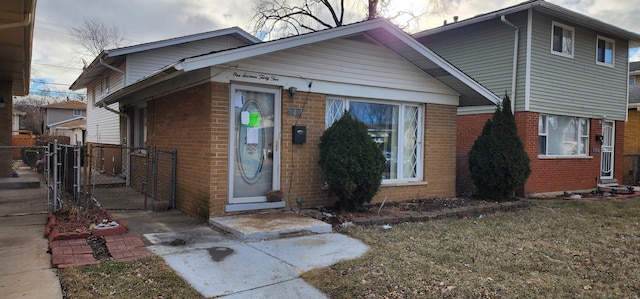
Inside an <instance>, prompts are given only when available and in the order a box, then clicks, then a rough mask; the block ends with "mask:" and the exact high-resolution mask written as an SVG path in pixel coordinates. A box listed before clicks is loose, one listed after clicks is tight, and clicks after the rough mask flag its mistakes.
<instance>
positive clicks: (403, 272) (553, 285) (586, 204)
mask: <svg viewBox="0 0 640 299" xmlns="http://www.w3.org/2000/svg"><path fill="white" fill-rule="evenodd" d="M639 222H640V198H633V199H624V200H611V201H586V200H585V201H535V205H534V207H533V208H532V209H531V210H529V211H519V212H511V213H498V214H494V215H489V216H486V217H484V218H475V219H468V220H441V221H432V222H426V223H407V224H401V225H395V226H394V227H393V228H392V229H389V230H384V229H382V228H381V227H379V226H375V227H350V228H348V229H346V230H344V231H343V232H344V233H346V234H348V235H350V236H352V237H355V238H358V239H360V240H362V241H363V242H365V243H366V244H368V245H369V246H371V250H370V251H369V252H368V253H367V254H366V255H365V256H363V257H361V258H359V259H357V260H352V261H346V262H341V263H339V264H336V265H334V266H331V267H327V268H323V269H317V270H313V271H310V272H307V273H305V274H304V275H303V278H304V279H305V280H306V281H307V282H309V283H310V284H312V285H314V286H315V287H317V288H319V289H320V290H322V291H323V292H325V293H326V294H328V295H329V296H330V297H331V298H424V297H427V298H432V297H444V298H496V297H498V298H500V297H502V298H517V297H520V298H605V297H614V298H635V297H636V296H637V295H638V294H640V285H639V284H638V278H640V267H639V266H638V265H640V255H639V254H640V252H639V251H640V224H639Z"/></svg>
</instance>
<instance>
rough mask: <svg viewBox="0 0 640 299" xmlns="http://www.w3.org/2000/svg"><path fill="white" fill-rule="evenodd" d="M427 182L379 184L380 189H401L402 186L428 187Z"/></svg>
mask: <svg viewBox="0 0 640 299" xmlns="http://www.w3.org/2000/svg"><path fill="white" fill-rule="evenodd" d="M428 184H429V182H426V181H397V182H388V183H384V182H383V183H382V184H380V187H381V188H384V187H402V186H423V185H428Z"/></svg>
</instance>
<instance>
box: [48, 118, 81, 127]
mask: <svg viewBox="0 0 640 299" xmlns="http://www.w3.org/2000/svg"><path fill="white" fill-rule="evenodd" d="M86 119H87V118H86V117H84V116H76V117H74V118H70V119H65V120H61V121H59V122H55V123H52V124H48V125H47V127H48V128H53V127H59V126H62V127H69V124H70V123H75V124H76V125H82V123H81V122H79V121H84V125H85V126H86V125H87V121H86ZM76 122H79V123H76ZM63 124H64V126H63Z"/></svg>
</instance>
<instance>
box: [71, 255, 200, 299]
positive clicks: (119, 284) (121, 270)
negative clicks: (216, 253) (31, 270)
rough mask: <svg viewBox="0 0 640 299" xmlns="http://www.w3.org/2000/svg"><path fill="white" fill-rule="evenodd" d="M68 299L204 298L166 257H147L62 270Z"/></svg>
mask: <svg viewBox="0 0 640 299" xmlns="http://www.w3.org/2000/svg"><path fill="white" fill-rule="evenodd" d="M59 275H60V283H61V285H62V289H63V292H64V295H65V298H70V299H74V298H202V295H201V294H200V293H198V292H197V291H196V290H195V289H193V288H192V287H191V286H190V285H189V284H188V283H187V282H185V281H184V279H182V278H181V277H180V276H178V275H177V274H176V273H175V272H174V271H173V270H172V269H171V268H170V267H169V266H167V265H166V264H165V263H164V261H163V260H162V258H160V257H157V256H151V257H146V258H143V259H140V260H136V261H131V262H114V261H108V262H103V263H101V264H99V265H92V266H82V267H74V268H67V269H63V270H60V271H59Z"/></svg>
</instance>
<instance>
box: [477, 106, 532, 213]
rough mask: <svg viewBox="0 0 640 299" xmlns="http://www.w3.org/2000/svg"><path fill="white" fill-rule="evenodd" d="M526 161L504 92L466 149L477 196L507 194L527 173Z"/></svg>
mask: <svg viewBox="0 0 640 299" xmlns="http://www.w3.org/2000/svg"><path fill="white" fill-rule="evenodd" d="M529 162H530V160H529V156H528V155H527V153H526V152H525V150H524V146H523V144H522V140H521V139H520V136H519V135H518V128H517V126H516V120H515V117H514V116H513V113H512V112H511V101H510V100H509V97H508V96H506V95H505V97H504V100H503V101H502V105H501V106H498V108H497V109H496V111H495V113H494V114H493V118H492V119H490V120H487V123H486V124H485V125H484V128H483V129H482V134H480V136H479V137H478V139H476V141H475V142H474V144H473V147H472V148H471V151H470V152H469V171H471V177H472V179H473V182H474V184H475V186H476V191H477V193H478V196H479V197H480V198H483V199H492V200H498V201H502V200H506V199H509V198H511V197H512V196H513V194H514V192H515V191H516V190H517V189H519V188H521V187H523V186H524V183H525V182H526V181H527V178H528V177H529V174H531V168H530V166H529Z"/></svg>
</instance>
